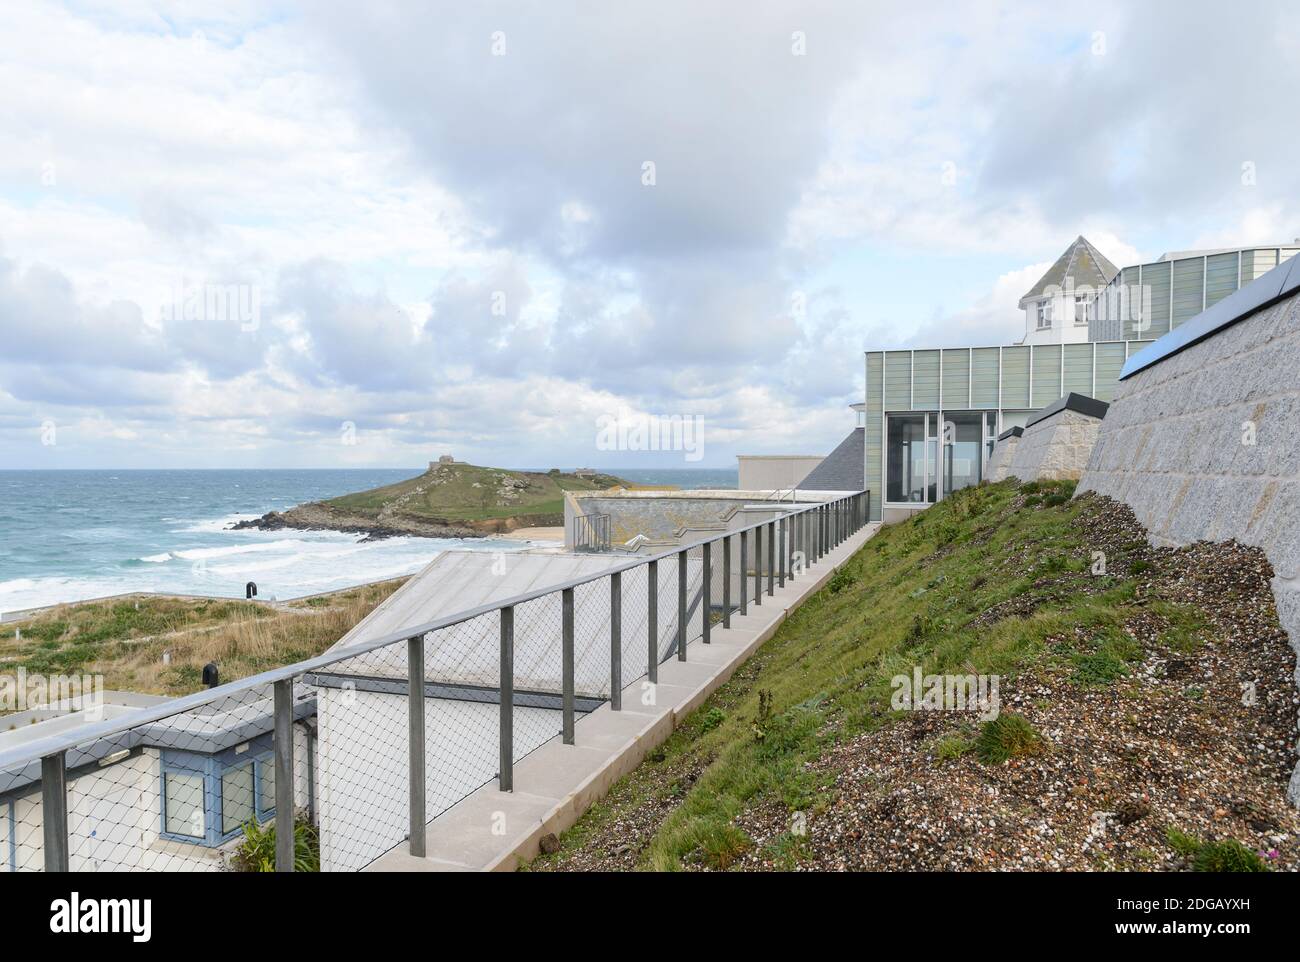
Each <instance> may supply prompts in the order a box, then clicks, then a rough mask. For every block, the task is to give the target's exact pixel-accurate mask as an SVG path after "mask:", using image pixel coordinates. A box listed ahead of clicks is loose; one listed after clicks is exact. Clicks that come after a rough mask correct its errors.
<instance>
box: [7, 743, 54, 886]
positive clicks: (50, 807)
mask: <svg viewBox="0 0 1300 962" xmlns="http://www.w3.org/2000/svg"><path fill="white" fill-rule="evenodd" d="M41 822H42V825H41V828H42V832H41V836H42V842H43V844H44V851H45V871H47V872H66V871H68V768H67V758H66V756H65V755H64V753H63V752H56V753H55V754H53V755H46V756H45V757H43V758H42V759H41ZM10 828H11V830H12V826H10ZM10 842H11V843H12V842H13V837H12V836H10ZM8 855H9V853H6V858H8Z"/></svg>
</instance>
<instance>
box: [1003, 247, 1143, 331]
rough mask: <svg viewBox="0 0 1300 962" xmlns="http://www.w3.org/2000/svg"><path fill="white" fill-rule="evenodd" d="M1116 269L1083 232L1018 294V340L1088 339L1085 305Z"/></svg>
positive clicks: (1107, 281) (1116, 271) (1086, 306)
mask: <svg viewBox="0 0 1300 962" xmlns="http://www.w3.org/2000/svg"><path fill="white" fill-rule="evenodd" d="M1118 273H1119V268H1117V267H1116V266H1115V265H1114V264H1112V263H1111V262H1110V261H1109V260H1107V259H1106V255H1104V254H1102V253H1101V251H1099V250H1097V248H1095V247H1093V246H1092V244H1091V243H1090V242H1089V241H1088V239H1087V238H1086V237H1084V236H1083V235H1082V234H1081V235H1079V237H1077V238H1075V241H1074V243H1073V244H1071V245H1070V246H1069V247H1068V248H1066V250H1065V253H1063V254H1062V255H1061V256H1060V257H1058V258H1057V259H1056V263H1055V264H1053V265H1052V266H1051V267H1050V268H1048V270H1047V273H1045V274H1044V275H1043V276H1042V277H1040V278H1039V279H1038V283H1037V284H1035V285H1034V286H1033V287H1032V288H1030V289H1029V292H1028V293H1026V294H1025V295H1024V297H1022V298H1020V309H1021V310H1022V311H1024V312H1025V336H1024V338H1023V339H1021V340H1020V341H1018V342H1017V343H1018V344H1082V343H1084V342H1085V341H1087V340H1088V308H1089V306H1090V305H1091V304H1092V302H1093V300H1094V299H1095V298H1096V297H1097V294H1098V293H1099V292H1100V291H1101V290H1102V289H1103V288H1105V287H1106V285H1107V284H1109V283H1110V281H1111V279H1112V278H1114V276H1115V275H1116V274H1118Z"/></svg>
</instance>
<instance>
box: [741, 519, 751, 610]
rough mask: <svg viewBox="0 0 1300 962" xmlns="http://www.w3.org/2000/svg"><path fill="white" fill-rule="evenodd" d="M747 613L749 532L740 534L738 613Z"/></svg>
mask: <svg viewBox="0 0 1300 962" xmlns="http://www.w3.org/2000/svg"><path fill="white" fill-rule="evenodd" d="M748 611H749V532H748V531H742V532H740V613H741V614H742V615H743V614H745V613H746V612H748Z"/></svg>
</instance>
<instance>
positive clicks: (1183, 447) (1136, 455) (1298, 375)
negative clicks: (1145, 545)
mask: <svg viewBox="0 0 1300 962" xmlns="http://www.w3.org/2000/svg"><path fill="white" fill-rule="evenodd" d="M1298 431H1300V296H1292V297H1290V298H1288V299H1286V300H1283V301H1280V302H1278V303H1277V304H1275V305H1273V306H1272V307H1269V308H1266V309H1264V310H1262V311H1260V312H1258V313H1257V314H1254V315H1253V316H1250V317H1248V318H1246V319H1245V320H1242V321H1240V322H1238V323H1236V324H1233V325H1232V326H1230V327H1226V328H1224V329H1222V330H1220V331H1218V332H1217V333H1215V334H1213V335H1212V336H1210V337H1208V338H1207V339H1206V340H1203V341H1200V342H1199V343H1196V344H1193V345H1192V346H1191V347H1188V348H1187V349H1185V350H1183V351H1181V352H1179V353H1177V354H1174V355H1171V356H1170V357H1168V358H1166V359H1165V360H1163V361H1160V362H1159V363H1157V364H1154V365H1153V366H1151V367H1147V368H1145V369H1143V370H1140V371H1138V372H1137V373H1136V374H1134V375H1132V376H1131V377H1129V378H1127V379H1126V380H1124V381H1121V382H1120V385H1119V390H1118V392H1117V395H1116V397H1115V400H1114V401H1113V402H1112V404H1111V407H1110V411H1109V412H1108V413H1107V416H1106V419H1105V420H1104V421H1103V422H1102V429H1101V432H1100V436H1099V438H1098V440H1097V444H1096V447H1095V448H1094V449H1093V452H1092V457H1091V459H1090V460H1089V462H1088V468H1087V471H1086V472H1085V473H1084V476H1083V479H1082V481H1081V482H1080V484H1079V491H1081V492H1082V491H1096V492H1098V493H1099V494H1106V495H1110V496H1111V497H1113V498H1115V499H1117V500H1119V501H1123V502H1125V503H1126V504H1128V505H1129V506H1131V507H1132V509H1133V511H1134V513H1135V514H1136V515H1137V517H1138V520H1140V521H1141V522H1142V523H1143V524H1144V525H1146V527H1147V529H1148V531H1149V532H1150V536H1151V540H1152V541H1153V542H1154V543H1156V544H1160V545H1167V546H1177V545H1184V544H1189V543H1191V542H1194V541H1199V540H1206V541H1226V540H1229V539H1234V538H1235V539H1236V540H1238V541H1240V542H1242V543H1244V544H1250V545H1257V546H1259V547H1261V548H1263V550H1264V552H1265V554H1266V555H1267V556H1268V559H1269V561H1270V562H1271V563H1272V565H1273V570H1274V574H1275V577H1274V579H1273V592H1274V595H1275V596H1276V598H1277V606H1278V613H1279V615H1280V617H1281V620H1282V625H1283V627H1284V628H1285V629H1286V631H1287V634H1288V635H1289V636H1290V639H1291V644H1292V646H1293V647H1296V648H1297V651H1300V437H1297V432H1298ZM1021 447H1022V448H1023V444H1022V445H1021ZM1296 681H1297V684H1300V669H1298V670H1297V674H1296ZM1290 797H1291V800H1292V801H1293V802H1295V803H1296V804H1297V805H1300V768H1298V769H1297V771H1296V774H1295V775H1294V776H1293V777H1292V779H1291V789H1290Z"/></svg>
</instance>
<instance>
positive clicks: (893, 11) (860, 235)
mask: <svg viewBox="0 0 1300 962" xmlns="http://www.w3.org/2000/svg"><path fill="white" fill-rule="evenodd" d="M912 8H915V9H912ZM1297 76H1300V7H1297V6H1296V5H1294V4H1281V3H1276V4H1265V3H1254V2H1250V0H1246V2H1240V3H1235V4H1232V5H1230V6H1225V5H1224V4H1223V3H1222V2H1221V0H1219V2H1216V3H1213V4H1211V3H1199V2H1193V0H1180V2H1177V3H1160V2H1144V3H1141V4H1132V3H1127V4H1125V3H1108V2H1104V0H1099V2H1094V3H1090V4H1082V5H1073V6H1067V7H1062V6H1061V5H1059V4H1043V3H1028V4H1015V3H1006V4H1002V3H997V4H995V3H971V2H967V3H927V4H914V5H910V7H909V8H903V7H901V6H900V5H898V4H875V3H869V2H860V0H856V2H848V0H843V2H839V3H820V2H816V0H812V2H808V0H804V2H799V3H794V2H789V3H765V2H761V0H760V2H754V0H746V2H722V0H717V2H709V3H700V2H698V0H696V2H682V3H678V2H657V3H654V4H609V3H597V2H591V3H566V2H548V3H546V4H536V3H493V2H478V3H474V4H472V5H471V4H463V3H450V2H448V3H438V2H429V0H422V2H410V3H405V2H397V0H368V2H366V3H365V4H357V3H334V2H329V0H310V2H304V3H294V2H269V0H268V2H251V0H224V2H221V3H211V4H205V3H197V2H193V0H175V2H146V0H116V2H113V3H109V2H101V0H78V2H64V3H56V2H48V3H47V2H36V0H6V2H5V3H4V4H0V117H2V118H3V121H2V122H0V468H96V467H104V468H153V467H174V468H204V467H206V468H215V467H248V468H253V467H267V468H273V467H348V466H357V467H361V466H393V467H398V466H408V465H410V466H421V465H423V464H424V462H426V461H427V460H429V459H431V458H434V457H437V456H438V455H440V454H444V453H450V454H453V455H454V456H456V457H457V458H459V459H464V460H470V461H473V462H476V463H480V464H494V465H500V466H508V467H549V466H563V467H574V466H579V465H593V466H598V467H615V466H619V467H644V468H654V467H720V468H727V467H734V465H735V457H736V455H737V454H758V453H787V454H821V453H826V452H827V451H829V450H830V449H831V448H832V447H833V446H834V445H835V444H836V443H837V442H838V440H839V439H840V438H842V437H843V435H844V434H845V433H846V432H847V431H848V430H849V429H850V428H851V427H852V426H853V423H854V421H853V416H852V413H851V412H850V411H849V410H848V405H849V404H851V403H853V402H855V401H858V400H861V397H862V392H863V363H862V352H863V351H865V350H870V349H879V348H890V347H908V346H929V347H934V346H961V345H968V344H1000V343H1012V342H1014V341H1015V340H1016V339H1017V338H1018V337H1019V336H1020V335H1021V334H1022V333H1023V315H1021V314H1020V313H1019V312H1018V310H1017V301H1018V300H1019V297H1020V296H1021V295H1022V294H1023V293H1024V292H1025V291H1027V290H1028V289H1029V288H1030V287H1031V286H1032V285H1033V283H1034V282H1035V281H1036V280H1037V279H1038V277H1039V276H1040V275H1041V274H1042V273H1043V272H1044V271H1045V270H1046V269H1047V267H1048V266H1049V265H1050V264H1051V263H1052V262H1053V261H1054V260H1055V259H1056V258H1057V256H1058V255H1059V254H1060V253H1061V252H1062V251H1063V250H1064V249H1065V248H1066V247H1067V246H1068V245H1069V243H1070V242H1071V241H1072V240H1073V239H1074V238H1075V237H1076V236H1078V235H1079V234H1083V235H1085V236H1086V237H1088V238H1089V239H1090V240H1091V241H1092V242H1093V243H1094V244H1095V245H1096V246H1097V247H1098V248H1099V249H1100V250H1101V251H1102V252H1103V253H1105V254H1106V255H1107V256H1108V257H1109V258H1110V259H1111V260H1112V261H1114V262H1115V263H1116V264H1117V265H1120V266H1123V265H1125V264H1132V263H1137V262H1139V261H1140V260H1148V259H1152V258H1154V257H1157V256H1159V255H1160V254H1161V253H1163V252H1164V251H1167V250H1187V249H1194V248H1200V247H1216V246H1224V247H1230V246H1238V245H1246V244H1252V243H1277V242H1280V241H1286V240H1290V239H1292V238H1294V237H1297V236H1300V209H1298V208H1300V165H1297V164H1296V163H1295V159H1296V158H1297V157H1300V127H1297V125H1296V124H1295V123H1294V122H1293V118H1292V117H1291V115H1290V114H1289V112H1288V110H1287V107H1288V106H1289V105H1290V104H1291V102H1292V101H1293V100H1294V80H1295V78H1296V77H1297ZM672 419H677V420H678V422H679V423H688V424H691V425H697V426H698V430H699V432H700V434H699V438H698V441H697V443H691V444H688V445H686V447H688V448H689V450H683V449H678V450H666V451H665V450H660V451H648V450H631V449H629V448H632V447H636V442H635V438H636V437H637V436H638V434H637V432H636V431H635V430H632V431H624V432H613V433H611V432H609V431H608V430H606V431H602V427H604V428H608V426H609V425H610V424H612V423H613V424H619V425H623V426H625V427H626V426H632V427H636V426H641V427H646V426H656V425H662V424H665V423H669V422H671V420H672ZM611 437H619V438H623V439H624V440H622V441H618V442H616V443H611V442H610V438H611ZM627 438H632V439H633V440H631V441H628V440H626V439H627Z"/></svg>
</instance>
